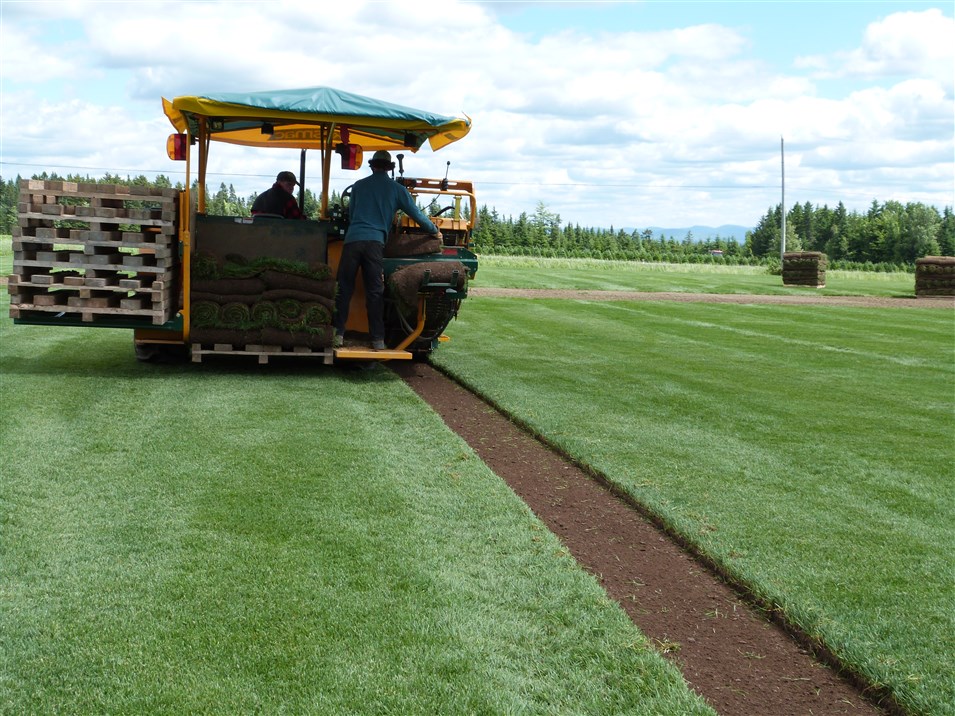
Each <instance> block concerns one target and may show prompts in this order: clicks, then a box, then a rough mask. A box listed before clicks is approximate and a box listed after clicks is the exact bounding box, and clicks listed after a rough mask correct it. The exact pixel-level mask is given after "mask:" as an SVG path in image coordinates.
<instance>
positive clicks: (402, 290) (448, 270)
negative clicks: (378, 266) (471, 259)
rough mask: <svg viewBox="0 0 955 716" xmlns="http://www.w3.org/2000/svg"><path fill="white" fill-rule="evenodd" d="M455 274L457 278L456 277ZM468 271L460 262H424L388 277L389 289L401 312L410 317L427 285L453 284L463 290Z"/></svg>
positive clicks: (405, 267) (455, 287)
mask: <svg viewBox="0 0 955 716" xmlns="http://www.w3.org/2000/svg"><path fill="white" fill-rule="evenodd" d="M455 272H456V273H457V276H456V277H455ZM467 281H468V270H467V268H466V267H465V265H464V264H463V263H461V262H460V261H422V262H421V263H417V264H412V265H411V266H404V267H403V268H400V269H398V270H397V271H395V272H394V273H393V274H391V276H389V277H388V288H389V290H390V291H391V295H392V296H393V297H394V299H395V302H396V303H397V305H398V307H399V308H400V309H401V312H402V313H404V314H406V315H410V314H412V313H413V312H414V311H415V310H416V309H417V307H418V293H419V292H420V291H421V290H422V288H424V286H425V284H426V283H427V284H452V282H453V285H452V286H451V288H453V289H457V290H461V289H463V288H464V287H465V286H466V285H467Z"/></svg>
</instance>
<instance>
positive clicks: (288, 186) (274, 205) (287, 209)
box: [252, 172, 305, 219]
mask: <svg viewBox="0 0 955 716" xmlns="http://www.w3.org/2000/svg"><path fill="white" fill-rule="evenodd" d="M296 184H298V181H296V179H295V175H294V174H293V173H292V172H279V174H278V176H277V177H275V183H274V184H273V185H272V188H271V189H266V190H265V191H263V192H262V193H261V194H259V195H258V196H257V197H255V201H254V202H252V216H255V215H256V214H267V215H271V216H281V217H282V218H285V219H304V218H305V217H304V216H303V215H302V212H301V210H300V209H299V208H298V202H297V201H295V197H294V196H293V195H292V192H293V191H295V186H296Z"/></svg>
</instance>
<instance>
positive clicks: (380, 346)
mask: <svg viewBox="0 0 955 716" xmlns="http://www.w3.org/2000/svg"><path fill="white" fill-rule="evenodd" d="M371 348H372V350H376V351H383V350H385V342H384V341H372V342H371Z"/></svg>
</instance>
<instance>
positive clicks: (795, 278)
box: [783, 251, 826, 288]
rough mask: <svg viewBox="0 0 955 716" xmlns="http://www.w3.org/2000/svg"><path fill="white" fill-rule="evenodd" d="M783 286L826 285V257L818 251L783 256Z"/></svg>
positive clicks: (797, 252)
mask: <svg viewBox="0 0 955 716" xmlns="http://www.w3.org/2000/svg"><path fill="white" fill-rule="evenodd" d="M783 285H784V286H812V287H813V288H824V287H825V285H826V255H825V254H823V253H820V252H819V251H792V252H787V253H785V254H783Z"/></svg>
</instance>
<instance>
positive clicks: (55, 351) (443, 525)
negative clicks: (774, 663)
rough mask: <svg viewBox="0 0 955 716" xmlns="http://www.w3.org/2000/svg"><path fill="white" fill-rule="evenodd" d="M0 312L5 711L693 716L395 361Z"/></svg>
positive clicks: (696, 709) (620, 619)
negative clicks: (350, 367) (229, 348)
mask: <svg viewBox="0 0 955 716" xmlns="http://www.w3.org/2000/svg"><path fill="white" fill-rule="evenodd" d="M0 311H2V314H0V315H2V318H0V381H2V382H0V416H2V420H0V443H2V450H0V453H2V455H3V463H2V480H0V713H5V714H28V713H29V714H45V713H71V714H85V713H114V714H118V713H129V714H147V713H208V714H236V713H314V714H345V713H347V714H383V713H395V714H428V715H431V714H450V713H455V714H457V713H486V714H504V713H526V714H570V713H573V714H585V713H589V714H604V713H608V712H612V713H634V714H684V713H694V714H704V713H712V712H711V711H710V710H709V709H708V707H706V706H705V705H704V704H703V703H702V702H701V701H700V700H699V698H698V697H696V696H695V695H694V694H692V693H691V692H690V691H689V690H688V689H687V687H686V685H685V683H684V682H683V681H682V678H681V677H680V675H679V673H678V672H677V671H676V669H675V667H673V666H672V665H671V664H669V663H667V662H665V661H664V660H663V658H662V657H660V656H659V655H658V654H657V653H656V652H654V651H652V650H651V649H650V648H649V647H648V645H647V641H646V639H645V638H644V637H643V636H642V635H641V634H640V633H639V632H638V631H637V630H636V629H635V628H634V627H633V625H632V623H631V622H630V621H629V619H628V618H627V617H626V615H625V614H624V613H623V611H622V610H621V609H620V608H619V607H618V606H617V605H616V604H614V603H612V602H611V601H610V600H609V599H608V597H607V596H606V595H605V593H604V592H603V590H602V589H601V588H600V587H599V585H598V583H597V582H596V580H595V579H594V578H593V577H591V576H590V575H588V574H586V573H585V572H583V571H582V570H581V569H580V568H579V567H578V566H577V564H576V563H575V562H574V560H573V559H572V558H571V557H570V556H569V554H568V553H567V552H566V550H565V549H563V548H562V546H561V544H560V543H559V541H558V540H557V539H556V538H555V537H554V536H553V535H551V534H550V533H549V532H548V531H547V530H546V528H544V527H543V525H542V524H541V523H540V522H539V521H538V520H537V519H536V518H535V517H534V516H533V515H532V514H531V513H530V511H529V510H528V509H527V508H526V506H525V505H524V504H523V503H522V502H521V501H520V500H519V499H518V498H517V497H516V496H515V495H514V494H513V493H512V492H511V491H510V490H509V489H508V488H507V487H506V486H505V485H504V484H503V483H502V482H501V481H500V480H499V479H498V478H497V477H496V476H494V475H493V474H492V473H491V472H490V471H489V470H488V469H487V467H486V466H485V465H484V464H483V463H482V462H480V461H479V460H478V459H477V457H476V456H475V455H474V453H473V452H472V451H471V450H470V449H469V448H468V447H467V446H466V445H465V444H464V443H463V442H462V441H461V440H460V439H459V438H458V437H457V436H455V435H453V434H452V433H451V432H450V431H449V430H448V429H447V427H446V426H445V425H444V424H443V423H442V422H441V420H440V419H439V418H438V417H437V416H436V415H435V414H434V413H432V412H431V411H430V409H428V408H427V406H426V405H425V404H424V403H423V402H422V401H421V400H420V399H419V398H418V397H417V396H416V395H415V394H414V393H413V392H412V391H410V390H409V389H408V388H407V387H406V386H405V385H404V383H403V382H401V381H400V380H398V379H397V378H395V377H394V376H393V374H392V373H391V372H390V371H387V370H385V369H383V368H373V369H371V370H365V371H351V372H339V371H337V370H335V369H332V368H330V367H324V366H318V365H314V364H313V365H312V367H311V368H306V367H303V364H301V363H291V364H289V365H288V366H283V365H269V366H265V367H259V366H257V365H254V364H253V363H251V362H249V361H242V360H238V361H221V362H216V361H211V362H205V363H203V364H201V365H195V364H184V365H145V364H140V363H137V362H136V361H135V359H134V357H133V350H132V338H131V333H130V332H128V331H115V330H107V329H86V328H49V327H37V326H13V325H12V322H11V321H10V319H9V318H7V317H6V316H7V313H8V302H7V301H6V300H2V301H0Z"/></svg>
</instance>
